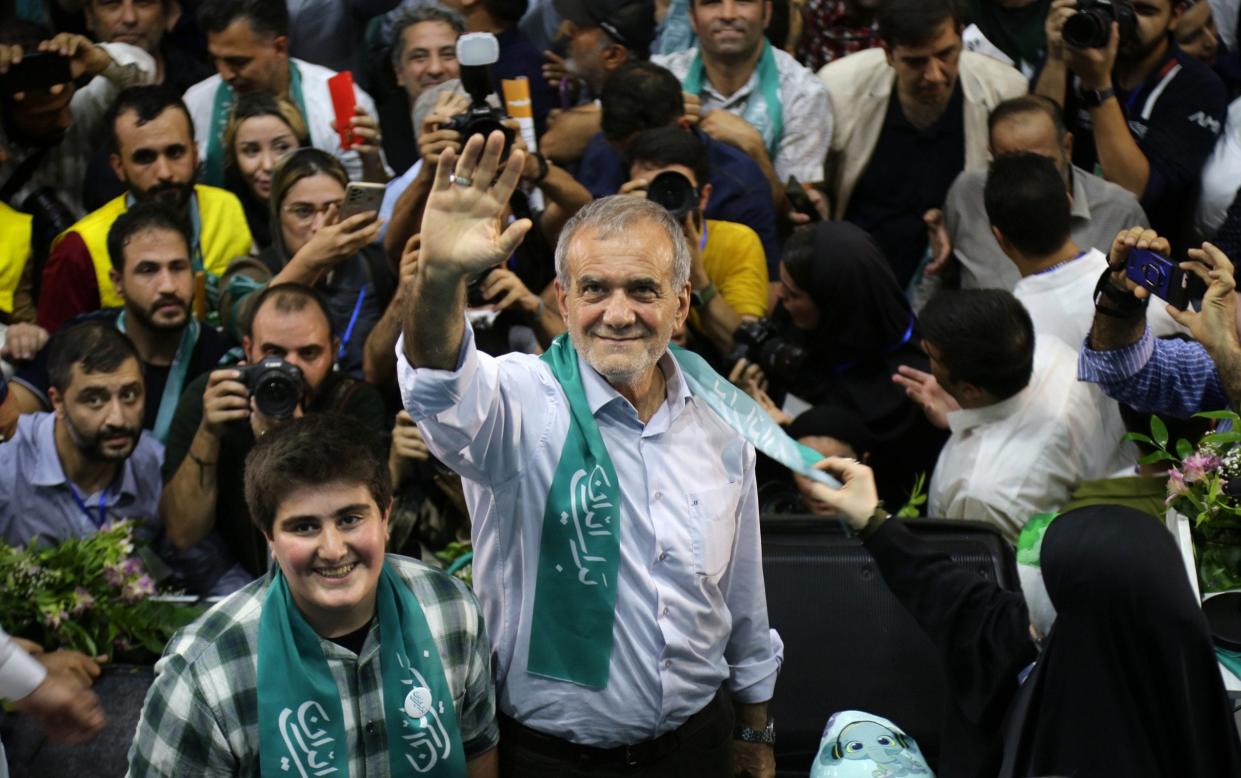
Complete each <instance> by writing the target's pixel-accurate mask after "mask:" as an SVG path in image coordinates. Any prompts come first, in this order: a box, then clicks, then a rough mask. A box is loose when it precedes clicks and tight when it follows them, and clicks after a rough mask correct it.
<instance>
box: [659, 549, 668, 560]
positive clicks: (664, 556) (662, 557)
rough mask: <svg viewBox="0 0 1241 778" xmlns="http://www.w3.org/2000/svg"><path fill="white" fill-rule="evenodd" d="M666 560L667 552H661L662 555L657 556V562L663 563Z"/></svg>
mask: <svg viewBox="0 0 1241 778" xmlns="http://www.w3.org/2000/svg"><path fill="white" fill-rule="evenodd" d="M667 559H668V552H667V551H665V552H663V553H662V554H660V555H659V561H660V562H664V561H666V560H667Z"/></svg>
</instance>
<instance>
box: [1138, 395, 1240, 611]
mask: <svg viewBox="0 0 1241 778" xmlns="http://www.w3.org/2000/svg"><path fill="white" fill-rule="evenodd" d="M1196 416H1197V417H1199V418H1205V419H1214V420H1216V422H1217V423H1218V422H1220V421H1227V422H1228V423H1229V424H1230V425H1231V429H1228V430H1226V431H1216V432H1212V433H1210V434H1207V435H1204V436H1203V438H1202V439H1201V440H1200V441H1199V442H1198V444H1197V445H1196V446H1195V445H1194V444H1193V443H1190V442H1189V441H1188V440H1184V439H1181V440H1177V441H1176V442H1175V444H1173V445H1171V446H1170V444H1171V443H1172V442H1171V441H1169V440H1168V429H1167V426H1166V425H1165V424H1164V423H1163V422H1162V421H1161V420H1160V419H1159V418H1158V417H1156V416H1152V417H1151V434H1150V435H1149V436H1147V435H1143V434H1141V433H1136V432H1131V433H1129V434H1128V435H1126V436H1125V437H1126V438H1127V439H1129V440H1134V441H1138V442H1141V443H1145V444H1146V445H1147V446H1149V447H1151V448H1153V449H1154V451H1152V452H1151V453H1149V454H1147V455H1146V456H1144V457H1142V458H1141V459H1140V460H1138V461H1139V462H1141V463H1142V464H1151V463H1153V462H1165V461H1166V462H1172V463H1174V464H1173V467H1172V469H1171V470H1169V471H1168V499H1167V505H1168V507H1169V508H1171V509H1172V510H1175V511H1176V512H1178V513H1180V514H1182V515H1184V516H1186V517H1187V518H1188V519H1189V522H1190V532H1191V535H1192V536H1193V540H1194V553H1195V556H1196V558H1197V564H1198V583H1199V584H1200V586H1201V588H1202V591H1203V592H1220V591H1226V590H1229V589H1241V446H1239V445H1238V444H1239V443H1241V416H1238V415H1237V414H1236V413H1233V412H1232V411H1210V412H1206V413H1199V414H1196Z"/></svg>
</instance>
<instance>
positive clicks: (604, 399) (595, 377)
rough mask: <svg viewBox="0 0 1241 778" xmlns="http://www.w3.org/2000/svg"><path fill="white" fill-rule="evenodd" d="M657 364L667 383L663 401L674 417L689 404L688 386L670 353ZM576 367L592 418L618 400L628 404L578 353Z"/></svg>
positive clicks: (679, 367) (665, 354)
mask: <svg viewBox="0 0 1241 778" xmlns="http://www.w3.org/2000/svg"><path fill="white" fill-rule="evenodd" d="M657 364H658V365H659V368H660V370H662V371H663V373H664V381H665V382H666V383H667V386H666V387H665V390H664V391H665V396H664V399H665V401H668V402H669V408H668V409H669V410H670V411H671V412H672V414H673V416H674V417H675V416H676V414H677V413H679V412H680V410H681V408H683V407H684V406H685V404H686V403H687V402H689V398H690V391H689V384H688V383H687V382H686V381H685V377H684V376H683V375H682V374H681V366H680V365H678V364H677V361H676V359H675V358H673V356H672V353H671V352H669V351H665V352H664V355H663V356H662V357H660V358H659V362H658V363H657ZM577 367H578V370H579V371H580V372H581V375H582V388H583V389H584V390H585V392H586V403H587V405H588V406H590V413H591V415H592V416H598V415H599V411H601V410H602V409H603V407H604V406H606V405H608V404H610V403H613V402H616V401H618V400H619V401H620V402H623V403H626V404H628V403H629V401H628V400H626V399H625V398H624V397H622V396H621V394H620V392H618V391H616V389H615V388H614V387H613V386H612V385H611V384H609V383H608V382H607V381H606V380H605V379H604V378H603V376H601V375H599V374H598V373H597V372H595V369H594V368H592V367H591V366H590V365H588V364H587V363H586V359H585V358H584V357H583V356H582V355H581V354H580V353H579V354H578V355H577Z"/></svg>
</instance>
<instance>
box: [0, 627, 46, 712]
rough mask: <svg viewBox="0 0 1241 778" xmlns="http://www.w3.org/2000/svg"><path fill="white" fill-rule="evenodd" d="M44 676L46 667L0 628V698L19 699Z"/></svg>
mask: <svg viewBox="0 0 1241 778" xmlns="http://www.w3.org/2000/svg"><path fill="white" fill-rule="evenodd" d="M46 677H47V669H46V668H45V667H44V666H43V665H41V664H39V662H38V660H36V659H35V658H34V657H32V656H31V655H30V654H28V653H26V652H25V651H23V650H22V648H21V647H20V646H18V645H17V643H15V642H14V641H13V638H11V637H9V633H7V632H5V631H4V630H3V629H0V700H8V701H16V700H20V699H22V698H23V697H26V696H28V695H29V694H30V693H31V692H33V691H34V690H35V689H36V688H38V686H39V684H41V683H43V679H44V678H46Z"/></svg>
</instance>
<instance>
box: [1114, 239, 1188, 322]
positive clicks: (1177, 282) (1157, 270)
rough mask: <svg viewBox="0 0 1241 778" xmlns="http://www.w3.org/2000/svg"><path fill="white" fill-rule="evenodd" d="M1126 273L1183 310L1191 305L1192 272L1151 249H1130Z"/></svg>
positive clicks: (1131, 279) (1152, 292)
mask: <svg viewBox="0 0 1241 778" xmlns="http://www.w3.org/2000/svg"><path fill="white" fill-rule="evenodd" d="M1125 275H1126V276H1127V277H1128V278H1129V280H1130V281H1132V282H1133V283H1135V284H1137V285H1138V286H1141V287H1145V288H1146V289H1147V290H1148V291H1150V293H1151V294H1153V295H1155V296H1156V297H1158V298H1159V299H1161V300H1163V301H1165V302H1167V303H1170V304H1171V305H1173V306H1175V307H1177V308H1179V309H1181V310H1182V311H1183V310H1186V309H1187V308H1188V307H1189V281H1190V274H1189V273H1186V272H1185V271H1184V270H1181V269H1180V268H1179V267H1177V263H1175V262H1173V261H1172V260H1170V259H1168V258H1167V257H1165V256H1163V255H1161V254H1156V253H1155V252H1154V251H1151V250H1150V249H1129V259H1128V260H1126V261H1125Z"/></svg>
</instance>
